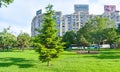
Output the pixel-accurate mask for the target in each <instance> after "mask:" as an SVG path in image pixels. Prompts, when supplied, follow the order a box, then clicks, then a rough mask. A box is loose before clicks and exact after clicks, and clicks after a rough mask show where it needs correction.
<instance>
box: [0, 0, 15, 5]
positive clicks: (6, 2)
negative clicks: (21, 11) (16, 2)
mask: <svg viewBox="0 0 120 72" xmlns="http://www.w3.org/2000/svg"><path fill="white" fill-rule="evenodd" d="M12 2H13V0H0V7H1V6H2V5H4V6H6V7H7V5H9V4H10V3H12Z"/></svg>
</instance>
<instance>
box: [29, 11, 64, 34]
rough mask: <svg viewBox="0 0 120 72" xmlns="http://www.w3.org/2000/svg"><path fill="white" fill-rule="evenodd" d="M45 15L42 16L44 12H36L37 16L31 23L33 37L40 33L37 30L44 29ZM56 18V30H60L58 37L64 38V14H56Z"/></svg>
mask: <svg viewBox="0 0 120 72" xmlns="http://www.w3.org/2000/svg"><path fill="white" fill-rule="evenodd" d="M43 16H44V14H42V10H38V11H36V16H35V17H34V18H33V20H32V23H31V36H36V35H37V34H38V32H37V31H36V29H38V28H42V20H43ZM54 17H56V29H57V30H58V33H57V35H58V36H62V21H61V20H62V13H61V12H55V14H54Z"/></svg>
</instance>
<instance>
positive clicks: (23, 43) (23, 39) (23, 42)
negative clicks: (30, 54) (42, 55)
mask: <svg viewBox="0 0 120 72" xmlns="http://www.w3.org/2000/svg"><path fill="white" fill-rule="evenodd" d="M17 44H18V46H19V47H20V49H21V50H24V47H28V46H29V44H30V36H29V34H27V33H23V32H21V33H20V34H19V35H18V36H17Z"/></svg>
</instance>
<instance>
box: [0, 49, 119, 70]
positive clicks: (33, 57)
mask: <svg viewBox="0 0 120 72" xmlns="http://www.w3.org/2000/svg"><path fill="white" fill-rule="evenodd" d="M51 63H52V65H51V66H50V67H47V66H46V63H41V62H40V61H39V60H38V54H37V53H36V52H34V51H33V50H26V51H24V52H21V51H13V52H0V72H119V71H120V50H101V52H100V54H82V55H81V54H76V53H75V52H67V51H65V52H63V53H62V55H61V56H60V58H58V59H56V60H53V61H52V62H51Z"/></svg>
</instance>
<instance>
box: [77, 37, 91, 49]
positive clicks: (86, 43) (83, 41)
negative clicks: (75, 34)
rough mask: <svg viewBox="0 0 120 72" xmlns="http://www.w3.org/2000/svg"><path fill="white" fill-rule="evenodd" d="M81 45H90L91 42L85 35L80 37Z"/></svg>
mask: <svg viewBox="0 0 120 72" xmlns="http://www.w3.org/2000/svg"><path fill="white" fill-rule="evenodd" d="M78 42H79V45H80V46H83V48H84V49H85V47H87V46H89V45H90V42H88V41H87V40H86V39H85V37H84V36H83V35H81V37H80V39H78Z"/></svg>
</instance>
